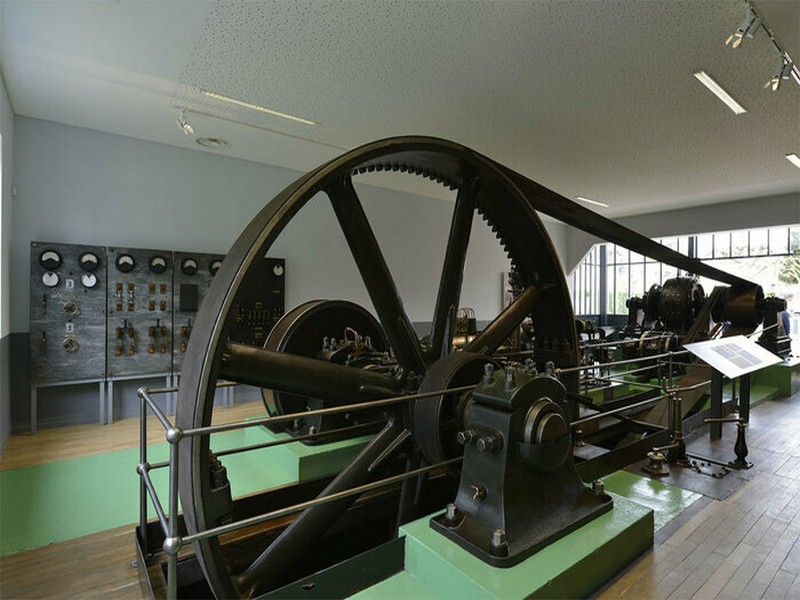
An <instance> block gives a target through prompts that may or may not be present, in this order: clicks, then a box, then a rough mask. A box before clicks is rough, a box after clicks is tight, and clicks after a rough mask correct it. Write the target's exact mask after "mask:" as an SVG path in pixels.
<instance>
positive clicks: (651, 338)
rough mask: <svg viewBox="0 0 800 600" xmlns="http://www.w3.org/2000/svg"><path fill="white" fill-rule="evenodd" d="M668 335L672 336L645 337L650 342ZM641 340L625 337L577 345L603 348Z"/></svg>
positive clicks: (636, 342)
mask: <svg viewBox="0 0 800 600" xmlns="http://www.w3.org/2000/svg"><path fill="white" fill-rule="evenodd" d="M670 337H672V336H671V335H659V336H654V337H649V338H647V341H648V342H650V341H653V340H663V339H666V338H670ZM641 341H642V340H641V339H639V338H627V339H624V340H616V341H612V342H601V343H599V344H592V343H590V342H584V343H583V344H579V346H578V347H579V348H581V349H583V348H605V347H607V346H622V345H629V344H638V343H639V342H641Z"/></svg>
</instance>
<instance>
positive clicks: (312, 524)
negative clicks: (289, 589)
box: [236, 416, 409, 598]
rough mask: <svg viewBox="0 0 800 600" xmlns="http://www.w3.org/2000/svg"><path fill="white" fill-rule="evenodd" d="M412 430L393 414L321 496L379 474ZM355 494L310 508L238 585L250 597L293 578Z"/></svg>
mask: <svg viewBox="0 0 800 600" xmlns="http://www.w3.org/2000/svg"><path fill="white" fill-rule="evenodd" d="M408 438H409V433H408V431H407V430H406V429H405V428H404V427H403V424H402V419H398V418H396V417H394V416H392V417H390V419H389V422H388V423H387V424H386V427H384V428H383V429H382V430H381V432H380V433H378V434H377V435H376V436H375V438H374V439H373V440H372V441H371V442H370V443H369V444H368V445H367V446H366V447H365V448H364V449H363V450H362V451H361V453H360V454H359V455H358V456H357V457H356V458H355V460H353V462H352V463H350V464H349V465H348V466H347V467H346V468H345V470H344V471H342V472H341V473H339V475H338V476H337V477H336V479H334V480H333V481H332V482H331V483H330V484H329V485H328V487H326V488H325V489H324V490H323V491H322V493H321V494H320V498H321V497H324V496H327V495H330V494H335V493H337V492H341V491H342V490H346V489H349V488H354V487H356V486H359V485H362V484H364V483H366V482H368V481H370V479H372V478H374V477H375V476H376V472H378V471H379V469H378V468H377V467H378V466H380V465H382V464H384V463H385V462H386V461H387V460H388V459H389V458H391V457H392V456H394V455H395V454H396V453H397V452H399V451H400V450H401V449H403V448H404V446H405V444H404V442H405V440H407V439H408ZM354 500H355V497H346V498H342V499H338V500H333V501H331V502H328V503H325V504H318V505H316V506H313V507H311V508H307V509H306V510H305V511H304V512H303V513H302V514H301V515H300V516H299V517H298V518H297V519H295V520H294V522H293V523H292V524H291V525H290V526H289V527H288V528H287V529H286V530H284V532H283V533H281V535H280V536H278V538H277V539H276V540H275V541H274V542H273V543H272V544H270V545H269V547H267V549H266V550H264V552H262V553H261V555H259V556H258V558H256V559H255V561H253V562H252V563H251V564H250V566H249V567H248V568H247V570H246V571H244V573H242V574H241V575H239V576H238V577H237V578H236V583H237V587H238V589H239V590H240V591H241V592H242V593H243V595H244V597H247V598H250V597H253V596H256V595H258V594H259V593H260V592H262V591H265V590H270V589H274V588H275V587H277V586H279V585H281V584H283V583H287V582H289V581H292V579H293V578H294V577H296V576H297V573H296V572H295V571H296V570H297V569H298V566H299V565H300V566H301V565H302V560H299V559H298V557H299V556H301V555H302V553H303V551H304V549H305V548H308V547H309V545H314V544H316V543H318V542H319V540H320V538H322V536H323V535H324V533H325V532H326V531H327V530H328V528H329V527H330V526H331V525H332V524H333V523H334V522H335V521H336V519H338V518H339V517H340V516H341V515H342V514H343V513H344V512H345V511H346V510H347V508H348V507H349V506H350V505H351V504H352V503H353V501H354Z"/></svg>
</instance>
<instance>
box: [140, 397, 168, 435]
mask: <svg viewBox="0 0 800 600" xmlns="http://www.w3.org/2000/svg"><path fill="white" fill-rule="evenodd" d="M139 397H140V398H144V401H145V402H147V405H148V406H149V407H150V408H151V409H152V411H153V412H154V413H155V415H156V417H158V420H159V422H160V423H161V426H162V427H163V428H164V430H165V431H169V430H170V429H172V428H173V425H172V423H170V420H169V418H167V415H165V414H164V411H163V410H161V407H160V406H158V405H157V404H156V403H155V400H153V399H152V398H151V397H150V393H149V391H148V389H147V388H144V387H141V388H139Z"/></svg>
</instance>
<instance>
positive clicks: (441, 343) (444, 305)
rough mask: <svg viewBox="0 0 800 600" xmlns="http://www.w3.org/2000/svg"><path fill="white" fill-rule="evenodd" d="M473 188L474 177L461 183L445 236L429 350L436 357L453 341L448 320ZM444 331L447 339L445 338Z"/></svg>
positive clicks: (460, 275) (466, 241)
mask: <svg viewBox="0 0 800 600" xmlns="http://www.w3.org/2000/svg"><path fill="white" fill-rule="evenodd" d="M476 188H477V182H476V181H475V180H471V181H469V182H468V183H467V184H465V185H464V186H463V187H461V188H460V189H459V191H458V196H457V197H456V206H455V208H454V209H453V218H452V220H451V222H450V234H449V236H448V237H447V250H446V252H445V256H444V264H443V265H442V277H441V280H440V283H439V295H438V296H437V297H436V308H435V310H434V314H433V323H432V325H431V353H432V355H433V356H435V357H439V356H440V355H441V354H442V351H443V349H446V348H449V347H450V344H451V343H452V336H453V331H452V329H451V328H450V327H448V324H450V323H451V319H452V318H454V317H455V311H456V310H457V309H458V300H459V298H460V296H461V282H462V281H463V279H464V263H465V262H466V260H467V248H468V247H469V235H470V231H471V230H472V217H473V215H474V213H475V196H476V193H475V191H476ZM446 332H448V333H447V337H448V338H450V339H445V334H446Z"/></svg>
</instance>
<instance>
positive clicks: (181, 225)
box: [11, 117, 566, 429]
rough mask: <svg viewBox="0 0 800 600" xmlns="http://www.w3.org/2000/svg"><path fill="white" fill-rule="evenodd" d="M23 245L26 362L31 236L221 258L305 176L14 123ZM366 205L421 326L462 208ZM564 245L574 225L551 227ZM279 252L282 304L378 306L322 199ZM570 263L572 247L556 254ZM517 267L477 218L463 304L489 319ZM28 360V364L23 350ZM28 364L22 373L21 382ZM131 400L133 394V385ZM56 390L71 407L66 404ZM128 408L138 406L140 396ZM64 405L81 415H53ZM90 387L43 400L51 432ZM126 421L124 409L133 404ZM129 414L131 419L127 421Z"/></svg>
mask: <svg viewBox="0 0 800 600" xmlns="http://www.w3.org/2000/svg"><path fill="white" fill-rule="evenodd" d="M14 152H15V163H14V176H15V177H14V178H15V185H16V186H17V188H18V195H17V197H16V198H15V200H14V207H15V208H14V215H13V227H14V238H13V241H12V248H11V263H12V265H11V282H12V285H11V290H12V298H11V328H12V331H14V332H18V334H19V335H15V338H18V339H16V340H15V347H16V349H17V352H15V354H20V355H22V354H26V353H27V350H26V348H25V346H26V344H27V339H28V336H27V332H28V329H29V325H28V322H29V316H28V311H29V306H28V304H29V299H28V294H29V290H28V268H29V262H28V260H29V244H30V242H31V240H46V241H58V242H67V243H87V244H97V245H119V246H132V247H144V248H148V247H154V248H166V249H176V250H195V251H206V252H225V251H227V249H228V248H229V247H230V245H231V244H232V243H233V242H234V241H235V239H236V237H237V236H238V234H239V233H240V232H241V230H242V229H243V228H244V227H245V225H246V224H247V223H248V222H249V221H250V220H251V218H252V217H253V216H254V215H255V214H256V212H257V211H258V210H260V209H261V208H262V207H263V205H264V204H265V202H266V201H268V200H269V199H270V198H272V197H273V196H275V195H276V194H277V193H278V192H279V191H281V190H282V189H283V188H284V187H285V186H286V185H288V184H289V183H291V182H292V181H294V180H295V179H296V178H297V177H299V176H300V173H298V172H295V171H291V170H287V169H282V168H278V167H272V166H266V165H263V164H258V163H252V162H247V161H243V160H238V159H230V158H226V157H224V156H221V155H218V154H212V153H208V152H203V151H199V150H198V151H191V150H185V149H181V148H176V147H172V146H166V145H162V144H155V143H151V142H144V141H140V140H135V139H131V138H125V137H120V136H115V135H110V134H105V133H99V132H96V131H90V130H86V129H81V128H76V127H70V126H66V125H61V124H56V123H51V122H47V121H41V120H37V119H30V118H24V117H17V118H16V121H15V141H14ZM358 188H359V194H360V196H361V197H362V200H363V204H364V207H365V211H366V212H367V214H368V216H369V217H370V219H371V221H372V224H373V228H374V229H375V233H376V236H377V237H378V238H379V240H380V242H381V245H382V248H383V251H384V254H385V256H386V260H387V263H388V264H389V266H390V268H391V269H392V273H393V275H394V276H395V279H396V283H397V286H398V288H399V290H400V293H401V295H402V297H403V299H404V302H405V305H406V310H407V311H408V313H409V316H410V318H411V319H412V321H416V322H423V323H424V322H427V321H430V319H431V314H430V312H431V309H432V306H433V301H434V299H435V295H436V291H437V290H438V280H439V276H440V269H441V261H442V257H443V253H444V248H445V244H446V236H447V229H448V224H449V219H450V213H451V211H452V208H453V203H451V202H447V201H444V200H434V199H430V198H423V197H420V196H414V195H410V194H404V193H401V192H395V191H390V190H387V189H384V188H379V187H375V186H367V185H361V186H358ZM546 226H547V228H548V230H550V231H551V234H552V235H553V242H554V244H555V245H556V248H557V250H563V248H564V244H565V231H566V229H565V227H564V226H563V225H561V224H559V223H548V224H546ZM271 254H273V255H275V256H281V257H284V258H286V260H287V281H286V304H287V306H294V305H296V304H298V303H300V302H302V301H304V300H308V299H313V298H344V299H350V300H353V301H355V302H359V303H362V304H364V305H367V306H369V300H368V298H367V293H366V290H365V289H364V287H363V284H362V283H361V280H360V277H359V276H358V273H357V270H356V268H355V264H354V262H353V260H352V258H351V257H350V254H349V250H348V249H347V246H346V244H345V241H344V238H343V236H342V234H341V233H340V232H339V229H338V226H337V225H336V224H335V219H334V216H333V212H332V210H331V209H330V207H329V204H328V202H327V201H326V200H325V199H324V198H323V197H318V198H314V199H312V201H311V202H310V203H309V204H308V205H307V206H306V207H305V208H304V209H303V210H302V211H301V212H300V213H299V214H298V215H297V217H295V219H294V220H293V221H292V222H291V224H290V226H289V227H288V228H287V230H285V231H284V233H283V234H282V235H281V236H280V237H279V239H278V240H277V242H276V244H275V246H274V247H273V250H272V252H271ZM559 254H560V255H563V252H559ZM507 266H508V262H507V259H506V257H505V255H504V253H503V251H502V249H501V247H500V246H499V244H498V243H497V242H496V240H495V239H494V237H493V236H492V234H491V232H490V231H489V229H488V227H486V225H485V224H484V223H483V222H482V221H480V220H479V219H478V220H477V221H476V223H475V226H474V228H473V237H472V241H471V244H470V253H469V256H468V259H467V269H466V273H465V281H464V286H463V293H462V300H461V303H462V305H465V306H471V307H473V308H475V310H476V313H477V316H478V318H479V319H481V320H483V319H488V318H491V317H493V316H494V315H495V314H496V313H497V312H498V311H499V309H500V305H501V299H502V294H501V273H502V272H503V271H504V270H506V269H507ZM19 361H20V363H25V362H26V361H25V360H24V358H23V357H22V356H20V358H19ZM24 371H25V365H24V364H20V366H19V368H18V369H17V372H18V373H23V375H24ZM18 379H19V381H18V382H17V385H15V394H14V398H15V407H14V419H13V422H14V427H15V429H18V428H25V427H27V418H28V413H27V391H26V388H27V383H26V382H25V380H24V376H22V377H19V378H18ZM122 393H123V395H125V396H126V397H127V396H130V395H132V394H134V393H135V387H134V386H131V391H130V393H127V392H125V390H123V392H122ZM59 394H61V395H62V396H63V398H62V400H63V399H68V400H69V402H68V403H66V402H63V401H62V402H56V401H55V400H54V398H55V397H57V396H58V395H59ZM131 401H132V400H131ZM58 404H60V405H62V406H68V407H69V409H70V411H71V412H72V415H71V416H70V415H62V416H63V418H61V416H59V413H58V412H53V411H54V410H56V409H54V408H53V407H54V406H57V405H58ZM95 404H96V400H95V398H94V395H93V392H91V390H89V391H88V392H87V391H86V390H80V389H79V388H74V389H71V388H70V389H66V391H63V392H52V391H47V392H43V393H42V394H41V395H40V415H41V420H42V424H43V425H46V424H48V423H50V424H57V423H59V422H61V423H67V422H80V421H87V420H88V421H92V420H93V419H94V418H95V417H94V415H96V408H95ZM123 413H126V411H125V410H123ZM126 414H127V413H126Z"/></svg>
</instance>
